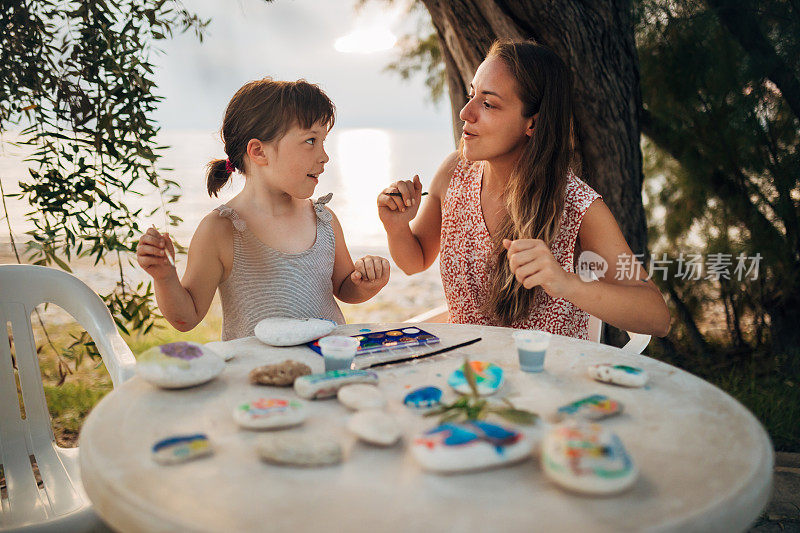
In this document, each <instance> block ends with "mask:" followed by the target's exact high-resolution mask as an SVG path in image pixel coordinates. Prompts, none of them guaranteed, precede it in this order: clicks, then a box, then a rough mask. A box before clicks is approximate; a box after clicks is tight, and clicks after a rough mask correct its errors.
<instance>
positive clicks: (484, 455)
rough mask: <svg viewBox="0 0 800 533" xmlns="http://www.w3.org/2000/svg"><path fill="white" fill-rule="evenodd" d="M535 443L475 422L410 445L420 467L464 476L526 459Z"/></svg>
mask: <svg viewBox="0 0 800 533" xmlns="http://www.w3.org/2000/svg"><path fill="white" fill-rule="evenodd" d="M532 448H533V442H532V440H531V438H530V437H528V436H527V435H525V434H524V433H521V432H519V431H516V430H514V429H511V428H507V427H503V426H499V425H496V424H490V423H489V422H482V421H472V422H464V423H446V424H442V425H440V426H437V427H435V428H433V429H431V430H429V431H426V432H425V433H423V434H422V435H420V436H419V437H417V438H416V439H414V442H413V444H412V445H411V453H412V455H413V456H414V458H415V459H416V460H417V462H419V464H420V465H422V467H423V468H424V469H426V470H431V471H433V472H465V471H470V470H481V469H484V468H493V467H496V466H501V465H505V464H509V463H514V462H517V461H522V460H524V459H527V458H528V456H530V454H531V449H532Z"/></svg>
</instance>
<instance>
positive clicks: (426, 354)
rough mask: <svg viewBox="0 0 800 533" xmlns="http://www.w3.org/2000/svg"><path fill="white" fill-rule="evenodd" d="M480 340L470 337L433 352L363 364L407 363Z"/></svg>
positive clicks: (373, 365)
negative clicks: (467, 339)
mask: <svg viewBox="0 0 800 533" xmlns="http://www.w3.org/2000/svg"><path fill="white" fill-rule="evenodd" d="M479 340H481V337H478V338H477V339H472V340H471V341H466V342H462V343H461V344H455V345H453V346H448V347H447V348H442V349H441V350H436V351H435V352H429V353H423V354H420V355H412V356H410V357H404V358H402V359H395V360H394V361H382V362H380V363H372V364H371V365H369V366H365V367H364V369H367V368H375V367H376V366H384V365H394V364H396V363H407V362H409V361H416V360H417V359H424V358H426V357H430V356H432V355H439V354H440V353H445V352H449V351H451V350H455V349H457V348H463V347H464V346H469V345H470V344H475V343H476V342H478V341H479Z"/></svg>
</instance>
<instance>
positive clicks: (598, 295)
mask: <svg viewBox="0 0 800 533" xmlns="http://www.w3.org/2000/svg"><path fill="white" fill-rule="evenodd" d="M578 238H579V239H580V245H581V248H582V249H583V250H584V251H586V250H589V251H592V252H595V253H596V254H598V255H600V256H601V257H602V258H603V259H604V260H605V261H606V263H607V264H608V270H607V271H606V273H605V275H604V276H603V277H602V278H601V279H599V280H597V281H583V280H581V278H580V277H579V276H578V274H575V273H569V272H566V271H565V270H564V269H563V268H562V267H561V265H559V264H558V262H557V261H556V260H555V258H554V257H553V255H552V253H551V252H550V249H549V247H547V245H545V244H544V242H543V241H540V240H536V239H521V240H517V241H513V243H512V242H511V241H508V240H506V241H505V242H504V244H505V245H506V248H507V249H508V257H509V262H510V266H511V271H512V272H514V274H515V275H516V278H517V280H518V281H519V282H520V283H522V284H523V286H524V287H525V288H528V289H530V288H533V287H535V286H536V285H541V286H542V288H543V289H544V290H545V291H546V292H547V294H549V295H550V296H551V297H553V298H565V299H567V300H569V301H570V302H572V303H573V304H574V305H575V306H577V307H579V308H580V309H582V310H584V311H586V312H587V313H589V314H591V315H594V316H596V317H597V318H599V319H600V320H602V321H603V322H606V323H608V324H611V325H612V326H615V327H617V328H619V329H623V330H626V331H631V332H634V333H645V334H648V335H655V336H657V337H664V336H666V335H667V333H669V327H670V316H669V309H668V308H667V305H666V303H665V302H664V298H663V297H662V296H661V293H660V292H659V290H658V288H657V287H656V286H655V284H654V283H653V281H652V280H649V279H647V273H646V272H645V270H644V268H643V267H642V265H641V264H640V263H639V262H638V261H636V259H635V258H634V257H633V252H631V249H630V247H629V246H628V243H627V242H626V241H625V237H624V236H623V235H622V231H620V229H619V226H618V225H617V221H616V220H615V219H614V215H612V214H611V211H609V209H608V207H607V206H606V205H605V203H604V202H603V201H602V200H596V201H595V202H594V203H592V205H591V206H590V207H589V209H588V210H587V211H586V214H585V215H584V218H583V221H582V223H581V228H580V231H579V233H578ZM625 258H628V259H629V260H630V262H631V263H632V265H631V266H628V265H625V264H624V259H625ZM619 269H622V270H623V271H624V274H625V276H622V279H617V277H618V276H617V272H618V270H619Z"/></svg>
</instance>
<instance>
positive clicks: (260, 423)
mask: <svg viewBox="0 0 800 533" xmlns="http://www.w3.org/2000/svg"><path fill="white" fill-rule="evenodd" d="M306 416H307V412H306V406H305V402H302V401H300V400H284V399H281V398H259V399H257V400H253V401H250V402H245V403H241V404H239V405H237V406H236V408H235V409H234V410H233V419H234V421H235V422H236V423H237V424H238V425H239V426H241V427H243V428H247V429H276V428H285V427H289V426H296V425H297V424H302V423H303V421H305V419H306Z"/></svg>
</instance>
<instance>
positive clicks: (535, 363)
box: [512, 329, 553, 372]
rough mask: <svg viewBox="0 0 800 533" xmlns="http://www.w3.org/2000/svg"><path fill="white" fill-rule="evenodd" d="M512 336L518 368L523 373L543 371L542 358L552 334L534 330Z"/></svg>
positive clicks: (524, 330)
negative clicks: (515, 347)
mask: <svg viewBox="0 0 800 533" xmlns="http://www.w3.org/2000/svg"><path fill="white" fill-rule="evenodd" d="M512 336H513V337H514V343H515V344H516V345H517V355H519V367H520V368H521V369H522V370H524V371H525V372H541V371H542V370H544V356H545V354H546V353H547V347H548V346H550V338H551V337H552V336H553V335H552V333H548V332H546V331H538V330H535V329H523V330H518V331H515V332H514V333H513V334H512Z"/></svg>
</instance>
